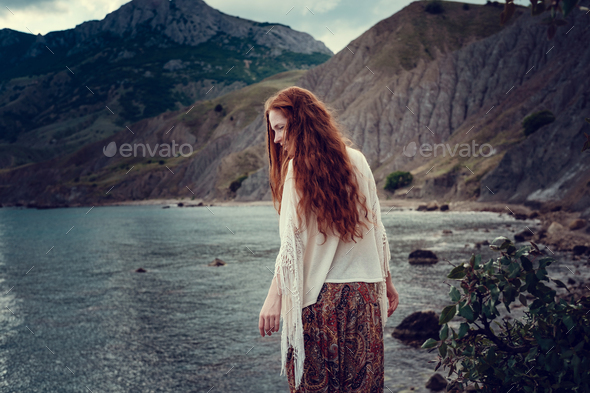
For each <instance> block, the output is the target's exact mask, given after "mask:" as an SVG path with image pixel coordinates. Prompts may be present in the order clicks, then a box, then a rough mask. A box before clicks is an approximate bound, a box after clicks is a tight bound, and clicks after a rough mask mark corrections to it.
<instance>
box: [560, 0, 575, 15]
mask: <svg viewBox="0 0 590 393" xmlns="http://www.w3.org/2000/svg"><path fill="white" fill-rule="evenodd" d="M561 2H562V3H563V7H562V10H563V17H564V18H566V17H567V16H568V14H569V13H570V12H571V10H573V9H574V7H575V6H576V4H578V0H561Z"/></svg>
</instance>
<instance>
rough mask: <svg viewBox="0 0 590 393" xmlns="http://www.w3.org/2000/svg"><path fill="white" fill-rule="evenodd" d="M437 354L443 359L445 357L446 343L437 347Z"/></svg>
mask: <svg viewBox="0 0 590 393" xmlns="http://www.w3.org/2000/svg"><path fill="white" fill-rule="evenodd" d="M438 353H440V356H442V358H443V359H444V358H445V357H447V344H446V343H442V344H441V345H440V347H438Z"/></svg>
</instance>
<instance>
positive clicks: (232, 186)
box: [229, 175, 248, 192]
mask: <svg viewBox="0 0 590 393" xmlns="http://www.w3.org/2000/svg"><path fill="white" fill-rule="evenodd" d="M247 178H248V175H242V176H240V177H238V178H237V179H236V180H234V181H233V182H232V183H231V184H230V185H229V189H230V190H231V192H236V191H237V190H238V188H240V187H241V186H242V182H243V181H244V180H246V179H247Z"/></svg>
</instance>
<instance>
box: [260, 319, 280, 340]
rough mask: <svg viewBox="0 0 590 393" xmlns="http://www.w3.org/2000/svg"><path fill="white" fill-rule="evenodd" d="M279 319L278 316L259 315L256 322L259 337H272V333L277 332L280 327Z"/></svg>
mask: <svg viewBox="0 0 590 393" xmlns="http://www.w3.org/2000/svg"><path fill="white" fill-rule="evenodd" d="M280 318H281V316H280V315H279V316H274V315H267V316H263V315H261V316H260V319H259V321H258V330H259V331H260V335H261V336H262V337H264V335H265V334H266V335H268V336H270V335H272V332H278V331H279V327H280V326H279V325H280Z"/></svg>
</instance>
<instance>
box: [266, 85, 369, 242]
mask: <svg viewBox="0 0 590 393" xmlns="http://www.w3.org/2000/svg"><path fill="white" fill-rule="evenodd" d="M273 109H274V110H278V111H280V112H281V113H282V114H283V116H285V118H286V119H287V121H286V124H285V127H284V136H283V140H284V142H283V143H284V145H285V146H286V147H287V150H286V152H284V151H283V149H282V147H281V146H280V145H279V144H277V143H274V130H273V129H272V128H271V124H270V120H269V112H270V111H271V110H273ZM333 112H334V110H333V109H332V108H329V107H328V106H326V105H325V104H324V103H322V102H321V101H320V100H318V99H317V97H316V96H315V95H314V94H313V93H312V92H311V91H309V90H307V89H303V88H300V87H297V86H291V87H287V88H285V89H283V90H280V91H279V92H277V93H275V94H274V95H272V96H271V97H269V98H268V99H267V100H266V102H265V104H264V115H265V118H266V131H267V132H266V146H267V149H268V159H269V181H270V188H271V192H272V198H273V205H274V206H275V209H277V207H276V201H278V202H279V206H278V209H277V211H278V212H279V214H280V211H281V199H282V195H283V185H284V179H285V177H286V175H287V169H288V164H289V159H290V158H292V159H293V171H294V173H293V175H294V177H295V186H296V189H297V191H298V193H299V195H301V200H300V202H299V204H298V206H297V218H298V221H299V225H298V228H301V217H302V214H305V217H308V218H309V217H310V213H312V212H313V213H314V214H315V216H316V217H317V223H318V230H319V232H321V233H322V234H323V235H324V237H325V240H324V243H325V241H326V240H327V235H326V232H327V229H331V230H332V232H333V233H334V231H336V232H338V234H339V237H340V238H341V239H342V240H344V241H346V242H348V241H351V240H352V241H354V242H355V243H356V240H354V238H355V236H356V237H360V238H361V239H362V238H363V234H362V231H361V228H360V226H359V225H360V224H362V225H363V226H365V227H366V228H367V229H368V228H369V227H368V225H367V224H366V223H365V222H364V221H363V219H362V218H361V217H360V212H359V210H358V208H357V206H359V205H360V206H361V207H362V209H364V218H367V217H368V212H369V209H368V208H367V206H366V199H367V198H366V196H365V195H363V194H362V192H360V191H359V186H358V183H357V180H356V176H355V175H354V170H353V169H354V167H353V164H352V163H351V161H350V158H349V157H348V153H347V152H346V146H352V144H353V143H352V141H351V140H350V139H349V138H348V137H346V136H344V135H343V134H342V132H341V131H340V128H341V127H340V125H339V124H338V123H337V122H336V120H335V116H333ZM361 199H362V200H361ZM357 203H358V204H357ZM307 222H309V221H307Z"/></svg>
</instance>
